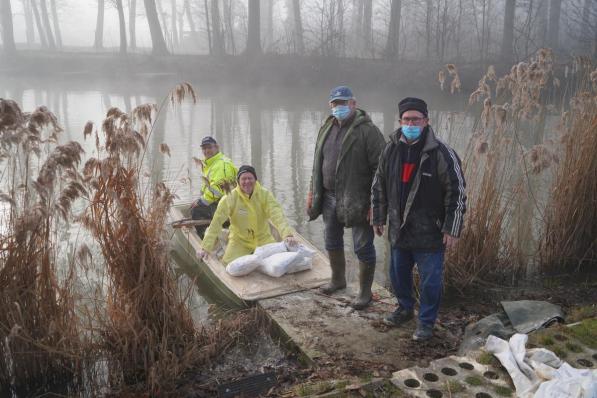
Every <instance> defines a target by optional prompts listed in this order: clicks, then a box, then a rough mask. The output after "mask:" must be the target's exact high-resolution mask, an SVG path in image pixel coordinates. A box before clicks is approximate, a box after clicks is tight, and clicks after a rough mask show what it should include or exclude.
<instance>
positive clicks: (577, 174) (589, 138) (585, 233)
mask: <svg viewBox="0 0 597 398" xmlns="http://www.w3.org/2000/svg"><path fill="white" fill-rule="evenodd" d="M589 83H592V82H589ZM570 103H571V110H570V113H569V114H568V115H566V116H567V118H568V120H569V122H568V123H567V124H565V125H564V126H569V129H568V131H567V132H566V134H565V135H564V136H563V137H562V145H563V149H562V153H563V156H562V157H561V160H560V162H559V165H558V170H557V174H556V177H555V182H554V185H553V188H552V190H551V196H550V199H549V203H548V205H547V211H546V221H545V231H544V234H543V238H542V242H541V246H540V249H541V251H540V254H541V256H540V265H541V266H542V269H544V270H546V271H550V272H574V271H578V270H587V271H593V272H594V271H595V270H596V265H597V184H596V183H595V176H597V90H594V91H593V92H592V93H591V92H588V91H585V92H582V93H580V94H579V95H577V96H576V97H574V98H572V100H571V101H570Z"/></svg>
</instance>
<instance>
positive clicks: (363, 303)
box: [350, 261, 375, 310]
mask: <svg viewBox="0 0 597 398" xmlns="http://www.w3.org/2000/svg"><path fill="white" fill-rule="evenodd" d="M374 276H375V264H366V263H363V262H361V261H359V295H358V296H357V297H356V298H355V299H354V300H353V301H352V303H350V306H351V307H352V308H354V309H355V310H362V309H363V308H366V307H367V306H368V305H369V303H370V302H371V285H372V284H373V277H374Z"/></svg>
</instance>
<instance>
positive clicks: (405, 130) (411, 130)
mask: <svg viewBox="0 0 597 398" xmlns="http://www.w3.org/2000/svg"><path fill="white" fill-rule="evenodd" d="M421 131H422V129H421V126H409V125H406V124H405V125H403V126H402V134H404V136H405V137H406V139H407V140H408V141H414V140H416V139H418V138H419V137H420V136H421Z"/></svg>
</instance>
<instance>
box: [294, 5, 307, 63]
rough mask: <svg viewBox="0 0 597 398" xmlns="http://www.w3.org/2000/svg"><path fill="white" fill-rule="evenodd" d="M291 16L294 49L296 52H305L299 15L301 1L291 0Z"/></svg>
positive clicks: (301, 22)
mask: <svg viewBox="0 0 597 398" xmlns="http://www.w3.org/2000/svg"><path fill="white" fill-rule="evenodd" d="M292 16H293V26H294V29H293V33H294V34H293V38H294V40H293V41H294V50H295V52H296V53H297V54H303V53H304V52H305V42H304V39H303V21H302V17H301V2H300V1H299V0H292Z"/></svg>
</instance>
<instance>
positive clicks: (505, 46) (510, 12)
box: [502, 0, 516, 63]
mask: <svg viewBox="0 0 597 398" xmlns="http://www.w3.org/2000/svg"><path fill="white" fill-rule="evenodd" d="M504 7H505V9H504V34H503V36H502V62H505V63H510V62H512V59H513V56H514V14H515V12H516V0H506V4H505V5H504Z"/></svg>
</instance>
